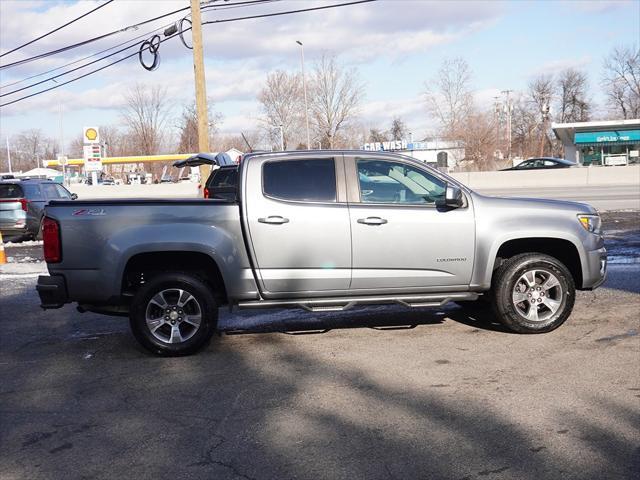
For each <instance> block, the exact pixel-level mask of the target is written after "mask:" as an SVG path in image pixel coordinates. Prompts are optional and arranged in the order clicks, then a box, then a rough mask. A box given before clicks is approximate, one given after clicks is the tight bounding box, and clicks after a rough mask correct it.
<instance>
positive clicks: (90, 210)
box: [71, 208, 107, 217]
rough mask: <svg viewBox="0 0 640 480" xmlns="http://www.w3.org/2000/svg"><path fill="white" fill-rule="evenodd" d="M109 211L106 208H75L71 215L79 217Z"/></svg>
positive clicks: (97, 214) (98, 214) (103, 213)
mask: <svg viewBox="0 0 640 480" xmlns="http://www.w3.org/2000/svg"><path fill="white" fill-rule="evenodd" d="M106 214H107V212H105V211H104V208H81V209H80V210H74V211H73V213H72V214H71V215H73V216H74V217H77V216H79V215H94V216H100V215H106Z"/></svg>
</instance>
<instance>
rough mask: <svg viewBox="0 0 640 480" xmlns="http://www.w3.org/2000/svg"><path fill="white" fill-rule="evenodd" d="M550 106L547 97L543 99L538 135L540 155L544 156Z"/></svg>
mask: <svg viewBox="0 0 640 480" xmlns="http://www.w3.org/2000/svg"><path fill="white" fill-rule="evenodd" d="M550 111H551V108H550V107H549V100H548V99H547V98H545V99H544V104H543V105H542V132H541V135H540V156H541V157H542V156H544V144H545V140H546V139H547V122H548V121H549V112H550Z"/></svg>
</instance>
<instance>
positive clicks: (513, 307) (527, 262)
mask: <svg viewBox="0 0 640 480" xmlns="http://www.w3.org/2000/svg"><path fill="white" fill-rule="evenodd" d="M494 278H495V281H494V284H493V295H494V304H493V307H494V310H495V313H496V314H497V316H498V320H500V322H501V323H502V324H503V325H505V326H506V327H507V328H509V329H511V330H513V331H514V332H518V333H544V332H550V331H551V330H554V329H556V328H558V327H559V326H560V325H562V324H563V323H564V322H565V320H566V319H567V318H569V315H570V314H571V311H572V310H573V304H574V302H575V292H576V289H575V284H574V281H573V277H572V276H571V273H570V272H569V270H568V269H567V267H565V266H564V264H562V262H560V261H559V260H557V259H556V258H554V257H551V256H549V255H544V254H541V253H527V254H521V255H516V256H515V257H512V258H510V259H509V260H507V261H506V262H505V263H503V264H502V265H501V266H500V268H499V269H498V271H497V272H496V275H495V277H494Z"/></svg>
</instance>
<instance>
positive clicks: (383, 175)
mask: <svg viewBox="0 0 640 480" xmlns="http://www.w3.org/2000/svg"><path fill="white" fill-rule="evenodd" d="M357 167H358V179H359V182H360V201H361V202H362V203H399V204H409V205H435V203H436V201H437V200H439V199H441V198H443V197H444V193H445V188H446V187H445V182H444V181H442V180H440V179H439V178H437V177H435V176H433V175H430V174H428V173H427V172H424V171H422V170H418V169H417V168H414V167H412V166H410V165H407V164H404V163H400V162H392V161H386V160H358V162H357Z"/></svg>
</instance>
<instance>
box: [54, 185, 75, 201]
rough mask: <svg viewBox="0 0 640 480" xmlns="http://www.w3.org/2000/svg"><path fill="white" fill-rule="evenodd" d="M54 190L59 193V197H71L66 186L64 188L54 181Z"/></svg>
mask: <svg viewBox="0 0 640 480" xmlns="http://www.w3.org/2000/svg"><path fill="white" fill-rule="evenodd" d="M56 190H57V191H58V195H60V198H65V199H70V198H71V194H70V193H69V191H68V190H67V189H66V188H64V187H63V186H62V185H60V184H57V183H56Z"/></svg>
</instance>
